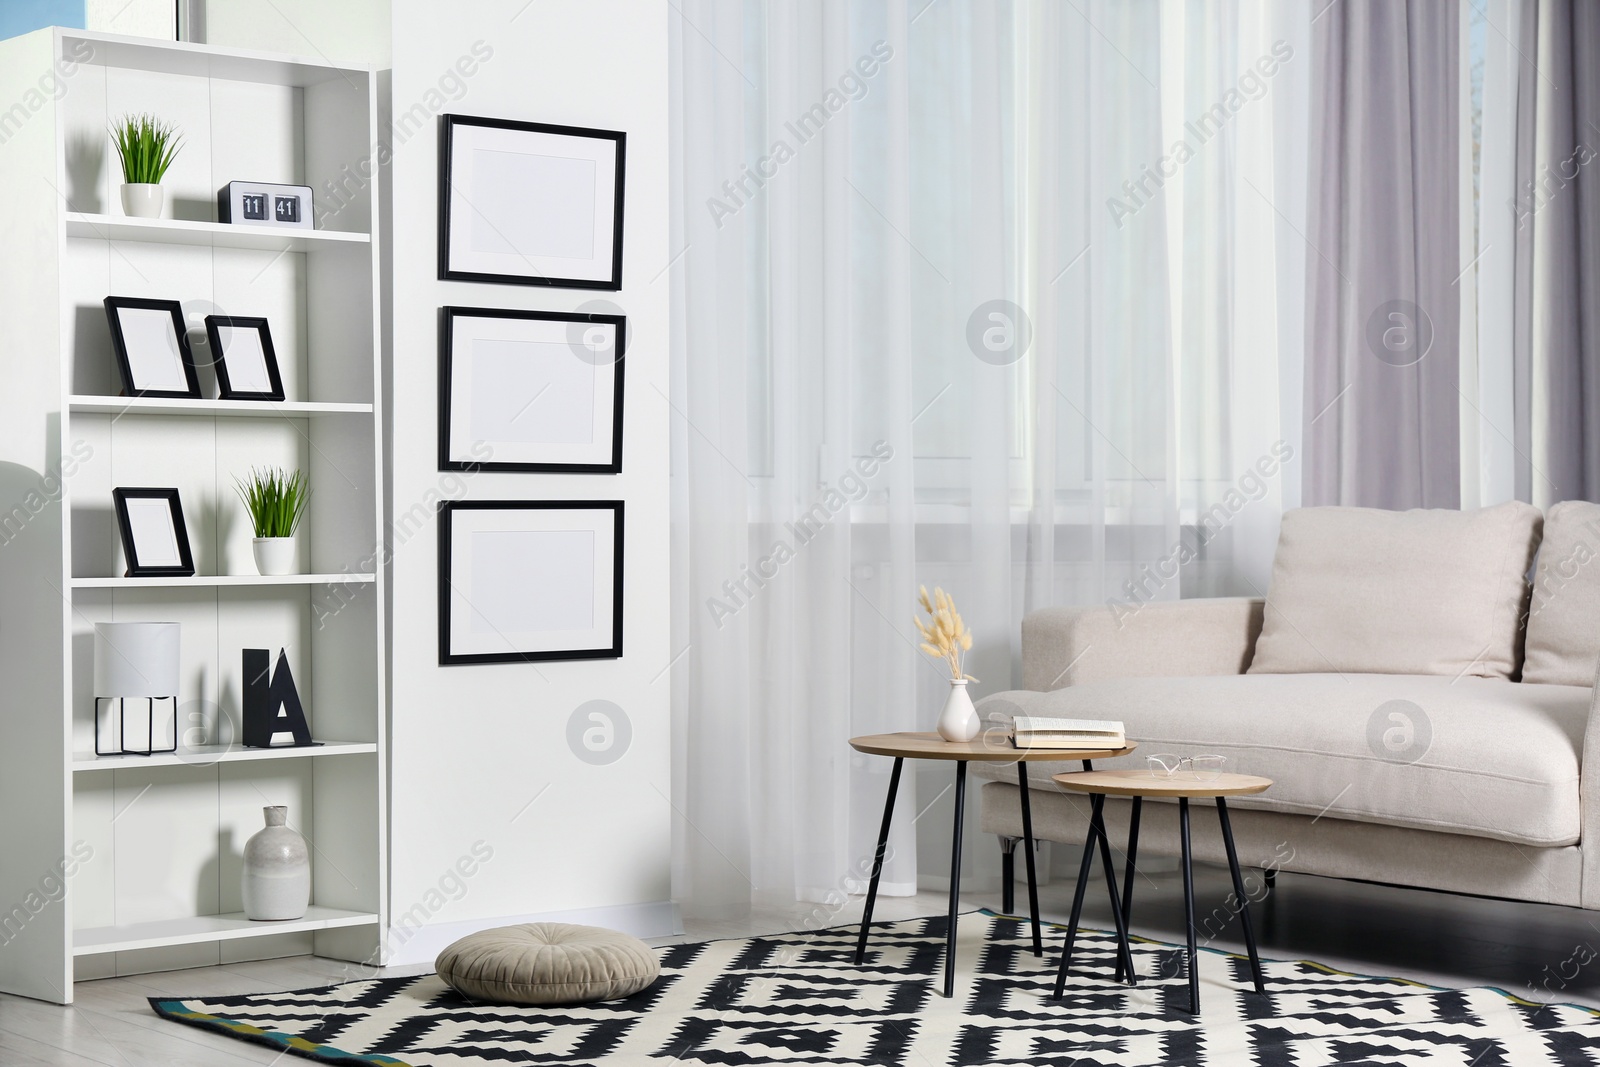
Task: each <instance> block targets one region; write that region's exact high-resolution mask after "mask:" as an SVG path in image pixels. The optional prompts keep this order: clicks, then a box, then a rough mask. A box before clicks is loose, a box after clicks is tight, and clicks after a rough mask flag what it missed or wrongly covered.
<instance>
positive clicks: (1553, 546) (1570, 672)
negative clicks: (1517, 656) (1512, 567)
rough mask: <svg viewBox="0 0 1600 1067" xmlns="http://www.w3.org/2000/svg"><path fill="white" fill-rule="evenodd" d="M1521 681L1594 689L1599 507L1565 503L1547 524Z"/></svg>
mask: <svg viewBox="0 0 1600 1067" xmlns="http://www.w3.org/2000/svg"><path fill="white" fill-rule="evenodd" d="M1527 646H1528V651H1527V658H1526V659H1525V660H1524V661H1523V664H1522V680H1523V681H1525V682H1539V683H1542V684H1544V685H1593V684H1594V673H1595V663H1596V662H1597V661H1600V504H1590V503H1588V502H1587V501H1583V500H1564V501H1562V502H1561V503H1559V504H1557V505H1556V506H1555V507H1553V508H1551V509H1550V513H1549V515H1547V516H1546V517H1545V520H1544V540H1543V541H1542V542H1541V543H1540V545H1539V565H1538V568H1537V569H1536V570H1535V571H1534V576H1533V607H1532V609H1531V610H1530V611H1529V614H1528V639H1527Z"/></svg>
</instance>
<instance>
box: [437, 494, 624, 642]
mask: <svg viewBox="0 0 1600 1067" xmlns="http://www.w3.org/2000/svg"><path fill="white" fill-rule="evenodd" d="M622 534H623V504H622V501H620V500H470V501H469V500H456V501H446V502H444V503H442V504H440V506H439V662H440V663H441V664H442V665H446V666H449V665H455V664H469V663H533V662H541V661H549V660H583V659H618V658H620V657H621V656H622V580H623V574H622V571H623V567H622V555H623V536H622Z"/></svg>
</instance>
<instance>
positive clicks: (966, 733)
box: [938, 678, 983, 741]
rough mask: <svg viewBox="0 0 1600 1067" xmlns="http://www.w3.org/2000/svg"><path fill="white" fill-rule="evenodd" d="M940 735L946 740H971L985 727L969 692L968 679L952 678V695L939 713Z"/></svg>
mask: <svg viewBox="0 0 1600 1067" xmlns="http://www.w3.org/2000/svg"><path fill="white" fill-rule="evenodd" d="M938 729H939V736H940V737H942V738H944V739H945V740H946V741H971V740H972V739H973V738H974V737H977V736H978V732H979V731H980V730H982V729H983V723H981V722H980V721H979V720H978V709H977V708H975V707H973V706H972V696H971V694H969V693H968V692H967V679H965V678H952V679H951V680H950V696H949V697H948V698H946V700H945V702H944V711H943V712H941V713H940V715H939V727H938Z"/></svg>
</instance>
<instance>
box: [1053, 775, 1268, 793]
mask: <svg viewBox="0 0 1600 1067" xmlns="http://www.w3.org/2000/svg"><path fill="white" fill-rule="evenodd" d="M1051 780H1052V781H1053V782H1055V783H1056V785H1059V786H1060V787H1061V788H1063V789H1071V790H1074V791H1075V792H1079V793H1104V794H1106V795H1108V796H1116V797H1236V796H1246V795H1248V794H1250V793H1259V792H1261V791H1263V790H1265V789H1267V788H1269V787H1270V786H1271V785H1272V779H1271V778H1260V777H1257V776H1256V775H1253V774H1219V775H1217V776H1216V777H1215V778H1209V779H1204V780H1202V779H1201V778H1198V777H1196V776H1195V774H1194V772H1192V771H1179V772H1178V773H1177V774H1175V775H1173V776H1172V777H1170V778H1169V777H1167V776H1166V775H1164V774H1156V773H1154V772H1152V771H1149V770H1127V771H1078V772H1076V773H1072V774H1058V775H1055V776H1054V777H1053V778H1052V779H1051Z"/></svg>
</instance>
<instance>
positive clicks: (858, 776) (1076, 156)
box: [670, 0, 1310, 915]
mask: <svg viewBox="0 0 1600 1067" xmlns="http://www.w3.org/2000/svg"><path fill="white" fill-rule="evenodd" d="M1243 8H1244V10H1243V11H1241V5H1239V4H1237V3H1226V4H1224V3H1210V4H1198V5H1192V6H1190V7H1187V8H1180V7H1175V6H1168V5H1158V4H1157V3H1155V2H1154V0H1148V2H1139V0H1134V2H1126V0H1124V2H1116V3H1111V2H1093V0H1090V2H1084V3H1076V4H1062V3H1056V2H1053V0H1017V2H1011V3H1005V2H990V0H982V2H964V0H932V2H928V0H910V2H909V3H906V2H893V0H891V2H886V3H876V2H875V3H866V2H862V3H845V2H842V0H824V2H821V3H805V4H798V3H795V4H790V3H776V2H774V3H758V2H750V3H744V4H738V3H729V2H726V0H681V4H680V6H679V8H678V13H679V17H677V18H675V19H674V20H673V39H672V54H673V68H674V89H673V92H674V99H673V101H672V110H673V117H674V126H673V130H672V144H673V153H674V168H673V180H674V185H673V188H672V190H671V203H672V210H673V216H674V248H675V250H676V251H677V252H678V253H679V258H678V259H677V260H676V261H675V262H674V264H673V265H672V268H671V272H670V277H671V283H672V285H673V287H674V300H675V309H676V311H677V315H676V321H675V326H674V330H675V333H674V343H673V352H672V360H673V378H672V390H671V399H670V403H671V404H672V405H673V407H674V411H675V417H674V431H673V442H672V447H673V501H674V527H673V546H672V551H673V588H674V647H675V649H676V650H677V651H678V652H679V655H680V658H679V659H678V660H677V661H676V665H675V669H674V671H673V675H672V684H673V686H674V701H673V704H674V715H675V721H674V724H673V725H674V731H673V735H674V739H675V740H674V743H675V746H676V764H675V775H674V798H673V801H674V806H675V809H676V813H677V817H678V819H677V840H676V842H675V846H676V847H675V855H676V857H677V867H676V871H675V878H676V884H675V895H676V896H677V897H678V898H679V899H680V900H682V901H684V902H685V904H686V905H688V906H689V907H701V908H714V907H721V906H725V905H727V904H729V903H744V902H748V901H750V900H752V899H754V898H756V897H758V896H759V895H761V894H766V893H771V894H774V895H776V896H778V897H781V898H786V899H794V898H795V897H798V898H799V899H802V900H809V901H817V902H820V903H821V905H822V908H821V910H820V911H819V915H825V914H826V913H827V909H828V908H829V907H831V906H832V905H834V904H837V903H838V902H839V901H840V900H841V898H842V895H843V894H845V893H849V892H853V891H857V890H859V888H860V886H861V882H862V881H863V874H864V872H865V870H866V869H867V864H868V862H869V861H870V857H871V854H872V849H873V844H874V841H875V836H876V830H877V822H878V818H879V816H880V813H881V805H882V798H883V795H884V790H885V787H886V784H887V774H888V761H886V760H867V759H863V758H859V757H853V755H852V753H851V752H850V750H849V749H848V747H847V746H846V744H845V741H846V739H847V738H849V737H850V736H852V735H855V734H861V733H868V732H877V731H887V730H897V729H929V728H931V724H932V722H933V720H934V718H935V717H936V714H937V709H938V707H939V705H940V703H941V702H942V700H943V696H944V689H945V687H944V685H943V682H942V680H941V677H940V675H939V673H938V672H937V671H936V670H935V669H934V668H933V667H932V666H931V665H930V664H929V663H928V662H927V661H926V660H925V658H924V657H922V656H921V655H920V654H919V653H918V652H917V649H916V643H915V641H914V640H913V635H914V631H913V630H912V627H911V615H912V612H913V609H914V596H915V590H916V588H917V586H918V585H919V584H926V585H928V586H929V587H930V588H931V587H932V586H934V585H942V586H943V587H944V588H946V589H947V590H949V591H950V592H951V593H952V594H953V595H954V596H955V597H956V600H957V602H958V603H959V605H960V607H961V609H962V611H963V614H964V615H965V616H966V619H967V622H968V624H969V626H970V627H971V628H972V629H973V630H974V631H975V632H976V634H977V645H976V647H975V649H974V651H973V654H972V657H971V659H970V661H969V670H970V671H971V673H972V674H974V675H976V676H977V677H978V678H980V679H981V680H982V682H981V684H980V685H979V686H977V687H975V688H976V689H977V691H978V694H979V695H981V694H984V693H993V692H999V691H1002V690H1005V689H1008V688H1011V687H1012V685H1013V680H1014V679H1016V678H1018V677H1019V670H1020V659H1019V653H1020V648H1019V633H1020V621H1021V618H1022V616H1023V615H1024V614H1025V613H1026V612H1027V611H1029V610H1032V609H1034V608H1037V607H1042V606H1046V605H1050V604H1072V603H1104V602H1107V601H1115V602H1118V603H1120V604H1122V605H1124V606H1125V607H1126V608H1128V609H1129V610H1137V607H1138V604H1139V603H1140V602H1142V601H1145V600H1150V599H1172V598H1176V597H1177V596H1179V595H1180V593H1183V594H1187V595H1196V594H1215V593H1228V592H1243V593H1248V592H1251V591H1253V589H1254V588H1256V587H1257V586H1259V587H1261V588H1264V583H1265V575H1266V573H1267V570H1268V566H1269V564H1270V560H1271V548H1272V541H1273V539H1274V538H1275V534H1276V521H1277V515H1278V513H1279V512H1280V511H1281V508H1282V507H1283V505H1284V501H1285V499H1286V496H1287V497H1288V498H1291V499H1292V496H1293V492H1294V490H1293V488H1292V485H1291V486H1290V488H1289V490H1288V491H1287V493H1286V491H1285V489H1284V486H1285V485H1286V484H1289V481H1286V472H1283V471H1280V470H1279V469H1278V468H1280V467H1282V466H1283V463H1284V461H1285V456H1284V455H1282V454H1281V453H1283V452H1284V451H1285V449H1284V448H1282V447H1280V448H1279V450H1278V452H1277V453H1275V452H1274V445H1275V444H1277V443H1278V442H1280V441H1281V442H1284V443H1285V445H1286V446H1287V448H1286V451H1287V459H1288V462H1289V463H1290V464H1291V465H1292V462H1293V457H1294V454H1295V449H1296V447H1297V439H1296V437H1295V435H1297V434H1298V425H1297V419H1298V416H1295V415H1286V416H1285V417H1284V418H1283V419H1280V417H1279V409H1280V407H1282V406H1284V405H1282V404H1280V399H1281V397H1283V396H1285V395H1287V393H1288V392H1294V393H1295V395H1294V396H1293V398H1292V399H1293V403H1292V404H1288V405H1287V409H1290V410H1293V411H1297V410H1298V406H1299V396H1298V392H1297V390H1298V387H1299V379H1298V375H1297V373H1296V371H1295V370H1294V368H1295V367H1296V366H1297V365H1298V364H1297V360H1298V358H1299V357H1298V346H1299V336H1300V334H1299V329H1300V320H1299V319H1297V318H1296V317H1295V316H1296V315H1298V310H1297V307H1298V305H1297V303H1296V301H1297V299H1298V288H1297V286H1298V284H1299V282H1298V279H1299V278H1302V277H1303V274H1297V273H1296V271H1297V270H1299V269H1300V268H1299V267H1298V262H1299V260H1301V259H1302V258H1303V256H1304V255H1305V248H1304V245H1303V243H1300V242H1299V239H1298V238H1296V237H1295V236H1294V229H1293V225H1292V221H1293V219H1294V217H1295V214H1294V213H1295V212H1296V211H1298V212H1301V213H1302V214H1303V209H1304V208H1303V201H1304V168H1303V163H1302V164H1301V166H1300V168H1299V170H1298V171H1296V170H1295V168H1294V166H1292V165H1286V161H1285V159H1282V158H1279V157H1280V156H1284V155H1285V154H1286V152H1287V153H1288V154H1290V155H1292V154H1293V149H1292V144H1293V136H1292V131H1293V130H1295V129H1303V125H1304V123H1303V119H1302V120H1301V122H1300V123H1299V124H1298V125H1296V123H1295V122H1293V121H1292V120H1291V119H1290V118H1289V117H1287V116H1288V113H1289V110H1292V108H1294V107H1296V106H1300V107H1303V95H1304V94H1303V92H1301V91H1300V90H1299V89H1296V88H1295V86H1296V85H1297V84H1298V83H1297V79H1299V78H1301V77H1302V76H1303V73H1302V68H1308V67H1309V62H1310V55H1309V50H1305V49H1304V48H1303V44H1302V42H1300V41H1293V42H1292V43H1291V44H1290V50H1291V53H1292V55H1291V58H1289V59H1288V60H1286V61H1285V60H1283V59H1282V58H1281V57H1280V59H1279V60H1278V61H1277V62H1276V63H1275V64H1274V65H1273V74H1272V75H1270V76H1268V75H1261V74H1259V73H1257V75H1255V80H1254V81H1252V82H1251V83H1250V84H1248V85H1246V86H1244V87H1241V86H1240V85H1239V80H1240V78H1241V75H1242V74H1243V73H1244V72H1245V71H1246V70H1247V69H1254V68H1253V66H1252V65H1253V64H1255V63H1256V61H1257V59H1258V57H1259V56H1261V55H1263V54H1267V55H1270V54H1271V52H1272V48H1273V42H1274V41H1275V40H1276V39H1278V38H1279V37H1282V36H1283V34H1284V33H1285V32H1289V31H1285V30H1284V28H1283V27H1281V26H1279V25H1277V21H1280V20H1282V19H1283V18H1285V17H1291V16H1286V15H1284V14H1283V13H1281V12H1278V11H1277V9H1276V8H1274V7H1269V6H1268V5H1266V4H1265V3H1252V4H1247V5H1243ZM1186 18H1187V20H1188V21H1187V22H1186V21H1185V20H1186ZM1300 18H1301V21H1302V22H1304V21H1306V20H1307V19H1308V18H1309V16H1308V15H1306V16H1300ZM1213 19H1215V20H1217V24H1216V25H1211V24H1210V20H1213ZM1202 28H1205V32H1200V31H1201V29H1202ZM1302 30H1303V27H1302ZM1291 36H1292V33H1291ZM1279 52H1280V53H1281V52H1282V48H1280V49H1279ZM1296 64H1299V68H1297V67H1296ZM1175 76H1176V77H1177V79H1178V80H1177V81H1173V80H1172V79H1173V78H1174V77H1175ZM1256 82H1259V83H1260V89H1259V92H1258V90H1257V88H1256V87H1255V85H1256ZM1302 88H1303V87H1302ZM1230 93H1232V94H1233V95H1232V96H1229V95H1228V94H1230ZM1297 94H1298V95H1297ZM1297 101H1299V103H1297ZM1235 104H1237V105H1238V106H1235ZM1214 105H1215V106H1214ZM1217 108H1220V109H1221V110H1217ZM1203 116H1209V117H1208V118H1204V121H1202V124H1201V126H1200V127H1199V128H1198V132H1187V127H1188V126H1189V125H1190V124H1191V123H1192V121H1193V120H1196V119H1197V118H1202V117H1203ZM1208 124H1209V125H1208ZM1286 131H1287V133H1286ZM1202 134H1204V136H1202ZM1302 137H1303V135H1302ZM1185 139H1187V140H1188V141H1189V142H1191V144H1190V145H1189V148H1188V150H1187V151H1186V152H1182V153H1179V152H1177V151H1176V142H1178V141H1179V140H1185ZM1285 144H1287V145H1290V146H1291V148H1290V149H1284V148H1283V147H1282V145H1285ZM1177 155H1182V156H1183V159H1182V160H1181V161H1179V160H1176V159H1175V158H1174V157H1175V156H1177ZM1301 157H1303V146H1302V151H1301ZM1251 186H1253V187H1254V188H1253V189H1252V188H1251ZM1296 197H1298V200H1296ZM1245 286H1250V287H1253V288H1252V289H1246V288H1245ZM1280 288H1282V289H1283V290H1284V292H1283V295H1282V298H1281V299H1280V296H1279V290H1280ZM1290 290H1293V293H1292V295H1291V294H1290V292H1289V291H1290ZM1280 338H1290V339H1292V343H1290V344H1287V345H1286V344H1283V343H1280ZM1285 368H1287V369H1285ZM1261 457H1266V459H1265V460H1263V461H1262V463H1263V464H1270V465H1271V466H1272V467H1273V472H1272V473H1271V474H1270V475H1267V474H1263V473H1261V469H1262V468H1259V467H1258V460H1259V459H1260V458H1261ZM1289 478H1290V479H1291V480H1292V475H1290V476H1289ZM1257 482H1260V483H1261V485H1260V488H1259V490H1258V488H1257ZM900 798H901V800H900V807H899V810H898V813H897V821H896V829H895V834H894V836H893V837H892V838H891V842H890V843H891V849H892V852H891V857H890V860H889V862H888V864H887V865H886V868H885V874H884V884H883V891H884V892H888V893H905V892H911V891H913V890H914V889H915V886H916V880H917V863H916V856H915V840H916V830H915V828H914V826H913V821H914V819H915V818H916V817H917V814H918V806H917V804H916V799H915V797H914V790H912V789H910V788H903V789H902V790H901V793H900ZM973 799H974V800H975V797H974V798H973ZM945 803H948V800H946V801H945ZM969 806H970V807H975V806H976V805H975V804H972V805H969ZM930 818H931V817H930ZM938 825H939V829H938V832H937V833H936V834H933V835H931V836H932V837H940V838H942V837H943V836H944V835H945V834H946V833H947V830H946V829H945V827H946V826H947V825H948V824H947V821H946V819H945V818H939V819H938Z"/></svg>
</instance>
